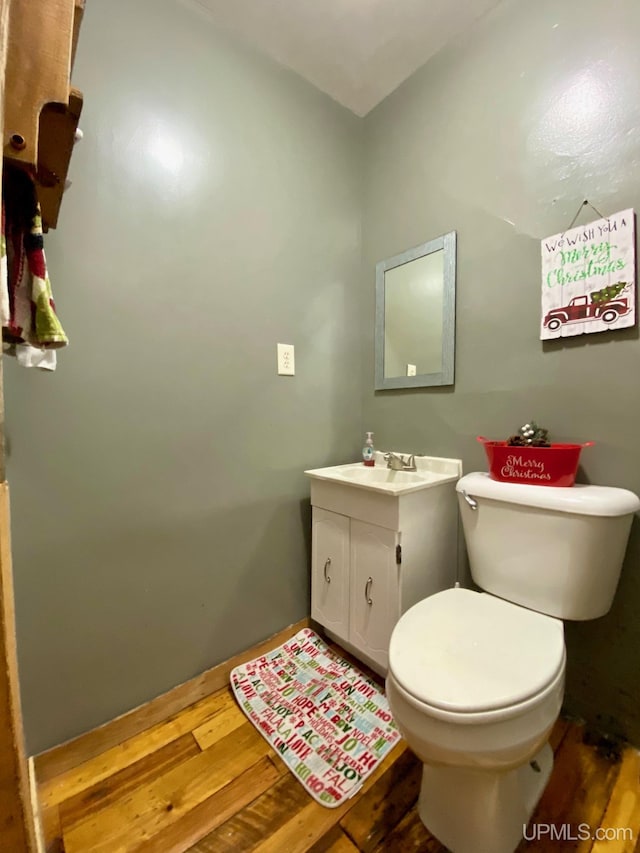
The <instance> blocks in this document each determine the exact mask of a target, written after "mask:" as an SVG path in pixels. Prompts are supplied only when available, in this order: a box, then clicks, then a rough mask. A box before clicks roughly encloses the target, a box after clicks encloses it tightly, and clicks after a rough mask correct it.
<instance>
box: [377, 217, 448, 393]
mask: <svg viewBox="0 0 640 853" xmlns="http://www.w3.org/2000/svg"><path fill="white" fill-rule="evenodd" d="M455 313H456V232H455V231H451V232H450V233H449V234H444V235H443V236H442V237H437V238H436V239H435V240H430V241H429V242H428V243H423V244H422V245H421V246H416V247H415V249H408V250H407V251H406V252H402V253H401V254H399V255H395V256H394V257H393V258H387V260H385V261H380V262H379V263H378V264H376V329H375V359H376V371H375V372H376V376H375V383H376V384H375V387H376V390H377V391H378V390H383V389H386V388H421V387H425V386H429V385H453V367H454V358H455V325H456V323H455Z"/></svg>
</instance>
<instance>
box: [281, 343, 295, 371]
mask: <svg viewBox="0 0 640 853" xmlns="http://www.w3.org/2000/svg"><path fill="white" fill-rule="evenodd" d="M295 375H296V362H295V355H294V350H293V344H278V376H295Z"/></svg>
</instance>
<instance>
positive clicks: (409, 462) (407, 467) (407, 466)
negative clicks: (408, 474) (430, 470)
mask: <svg viewBox="0 0 640 853" xmlns="http://www.w3.org/2000/svg"><path fill="white" fill-rule="evenodd" d="M384 459H385V461H386V463H387V468H390V469H391V470H392V471H416V470H417V469H416V460H415V457H414V455H413V453H412V454H411V456H408V457H407V456H400V455H398V454H397V453H385V454H384Z"/></svg>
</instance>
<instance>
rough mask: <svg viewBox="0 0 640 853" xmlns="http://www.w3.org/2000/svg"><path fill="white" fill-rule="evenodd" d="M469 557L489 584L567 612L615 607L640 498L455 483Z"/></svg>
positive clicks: (531, 604) (470, 480) (575, 614)
mask: <svg viewBox="0 0 640 853" xmlns="http://www.w3.org/2000/svg"><path fill="white" fill-rule="evenodd" d="M456 489H457V492H458V502H459V505H460V514H461V516H462V525H463V528H464V535H465V540H466V543H467V551H468V553H469V564H470V567H471V574H472V576H473V579H474V581H475V582H476V583H477V584H478V586H479V587H481V588H482V589H484V590H486V591H487V592H490V593H492V594H493V595H497V596H499V597H500V598H504V599H506V600H508V601H512V602H514V603H515V604H520V605H522V606H523V607H528V608H530V609H531V610H537V611H538V612H540V613H547V614H548V615H549V616H556V617H558V618H560V619H595V618H597V617H598V616H603V615H604V614H605V613H606V612H607V611H608V610H609V608H610V607H611V603H612V601H613V596H614V595H615V591H616V587H617V585H618V579H619V577H620V570H621V568H622V561H623V559H624V553H625V550H626V547H627V540H628V538H629V531H630V529H631V521H632V519H633V514H634V513H635V512H637V511H638V510H639V509H640V500H639V499H638V497H637V496H636V495H634V494H633V492H629V491H627V490H626V489H616V488H609V487H606V486H585V485H575V486H572V487H571V488H555V487H552V486H530V485H523V484H520V483H500V482H497V481H496V480H492V479H491V478H490V477H489V475H488V474H484V473H474V474H467V475H466V476H464V477H462V478H461V479H460V480H458V484H457V486H456Z"/></svg>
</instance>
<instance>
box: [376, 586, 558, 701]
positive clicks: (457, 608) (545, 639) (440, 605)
mask: <svg viewBox="0 0 640 853" xmlns="http://www.w3.org/2000/svg"><path fill="white" fill-rule="evenodd" d="M564 664H565V648H564V631H563V624H562V622H561V621H560V620H559V619H555V618H553V617H551V616H546V615H544V614H541V613H536V612H534V611H532V610H527V609H525V608H523V607H518V606H517V605H514V604H511V603H510V602H507V601H504V600H502V599H499V598H496V597H494V596H491V595H488V594H486V593H478V592H474V591H472V590H468V589H461V588H455V589H448V590H445V591H443V592H439V593H436V594H435V595H432V596H430V597H429V598H426V599H424V600H423V601H420V602H418V604H416V605H414V606H413V607H412V608H410V609H409V610H408V611H407V612H406V613H405V614H404V615H403V616H402V617H401V618H400V620H399V621H398V623H397V625H396V627H395V628H394V631H393V634H392V636H391V643H390V647H389V670H390V673H391V674H392V675H393V678H394V679H395V681H396V683H397V684H398V686H399V687H401V688H402V690H403V692H405V693H406V694H408V696H410V697H412V698H413V699H414V701H415V702H416V704H419V705H424V706H427V707H430V708H432V709H434V710H435V711H441V712H444V713H445V714H446V713H454V714H456V715H458V714H463V715H464V714H471V715H476V714H478V713H483V712H492V711H494V712H497V711H499V710H505V709H507V708H511V707H513V706H521V705H522V704H523V703H527V702H528V700H531V699H535V697H537V696H539V695H540V694H543V693H545V692H546V691H547V688H549V687H550V686H551V685H552V684H553V683H554V682H556V681H557V679H558V678H559V677H560V676H561V675H562V673H563V670H564Z"/></svg>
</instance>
